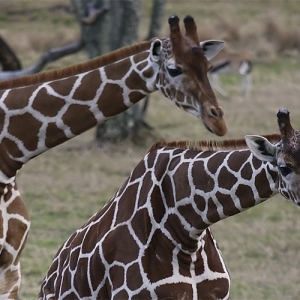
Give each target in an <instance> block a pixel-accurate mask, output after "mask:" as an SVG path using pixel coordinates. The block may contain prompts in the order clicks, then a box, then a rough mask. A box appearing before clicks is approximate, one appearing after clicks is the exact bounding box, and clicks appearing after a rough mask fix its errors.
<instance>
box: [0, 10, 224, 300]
mask: <svg viewBox="0 0 300 300" xmlns="http://www.w3.org/2000/svg"><path fill="white" fill-rule="evenodd" d="M184 24H185V34H184V35H183V34H181V31H180V26H179V18H178V17H177V16H171V17H170V18H169V27H170V37H169V38H164V39H158V38H157V39H154V40H152V41H148V42H142V43H139V44H136V45H132V46H128V47H125V48H122V49H120V50H118V51H114V52H111V53H109V54H107V55H104V56H102V57H99V58H95V59H93V60H91V61H88V62H86V63H81V64H77V65H75V66H72V67H67V68H64V69H61V70H54V71H51V72H47V73H41V74H36V75H32V76H29V77H24V78H17V79H14V80H12V81H6V82H1V83H0V201H1V202H0V253H1V255H0V299H15V298H17V294H18V290H19V288H20V281H21V273H20V263H19V260H20V255H21V252H22V250H23V248H24V245H25V242H26V238H27V235H28V231H29V227H30V218H29V215H28V212H27V209H26V206H25V205H24V203H23V202H22V199H21V197H20V193H19V190H18V188H17V185H16V174H17V172H18V170H19V169H20V168H21V167H22V165H23V164H25V163H27V162H28V161H29V160H30V159H32V158H34V157H35V156H37V155H39V154H41V153H43V152H45V151H47V150H48V149H50V148H52V147H55V146H57V145H59V144H61V143H63V142H65V141H67V140H69V139H71V138H73V137H75V136H76V135H79V134H80V133H82V132H84V131H86V130H87V129H89V128H91V127H93V126H95V125H96V124H97V123H101V122H104V121H105V120H107V119H109V118H111V117H113V116H115V115H117V114H118V113H120V112H122V111H124V110H126V109H127V108H129V107H130V106H131V105H133V104H134V103H136V102H138V101H139V100H141V99H142V98H143V97H145V96H147V95H148V94H150V93H152V92H154V91H156V90H159V91H161V92H162V93H163V95H164V96H166V97H167V98H169V99H170V100H171V101H172V102H173V103H175V104H176V105H177V106H179V107H180V108H181V109H183V110H185V111H187V112H189V113H192V114H194V115H195V116H196V117H198V118H199V119H201V120H202V121H203V123H204V125H205V127H206V128H207V129H208V130H210V131H211V132H213V133H214V134H216V135H220V136H222V135H224V134H225V133H226V130H227V129H226V124H225V121H224V118H223V111H222V109H221V108H220V107H219V105H218V103H217V100H216V98H215V95H214V93H213V91H212V89H211V86H210V84H209V81H208V78H207V70H208V67H209V63H208V59H210V58H212V57H213V56H214V55H215V54H216V53H217V52H218V51H219V50H221V48H222V47H223V45H224V42H222V41H204V42H201V43H200V44H199V40H198V36H197V28H196V24H195V22H194V19H193V18H192V17H191V16H186V17H185V19H184Z"/></svg>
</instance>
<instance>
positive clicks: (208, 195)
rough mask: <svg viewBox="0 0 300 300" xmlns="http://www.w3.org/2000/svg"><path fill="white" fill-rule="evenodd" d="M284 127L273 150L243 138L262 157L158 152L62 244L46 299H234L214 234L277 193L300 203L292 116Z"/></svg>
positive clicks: (282, 117)
mask: <svg viewBox="0 0 300 300" xmlns="http://www.w3.org/2000/svg"><path fill="white" fill-rule="evenodd" d="M278 120H279V124H280V129H281V136H280V135H274V136H269V140H270V141H272V142H276V144H272V143H270V141H268V140H267V139H266V138H263V137H259V136H247V137H246V140H247V143H248V144H249V145H250V148H251V150H252V151H253V152H254V153H255V155H253V154H252V152H251V151H250V150H249V149H248V148H247V146H246V143H245V141H244V140H239V141H225V142H223V143H220V142H219V143H218V142H209V143H207V142H199V143H198V144H194V145H193V144H191V145H189V144H188V143H185V142H181V143H173V144H172V143H167V144H166V143H161V144H157V145H155V146H154V147H153V148H152V149H151V150H150V151H149V152H148V153H147V154H146V156H145V157H144V158H143V159H142V160H141V161H140V163H139V164H138V165H137V166H136V167H135V168H134V170H133V171H132V172H131V174H130V175H129V177H128V179H127V180H126V181H125V183H124V184H123V185H122V187H121V188H120V189H119V191H118V192H117V193H116V195H115V196H114V197H113V198H112V199H111V200H110V201H109V202H108V203H107V204H106V205H105V206H104V207H103V208H102V209H101V210H100V211H98V212H97V213H96V214H95V215H94V216H92V217H91V219H90V220H89V221H88V222H87V223H86V224H84V225H83V226H82V227H81V228H80V229H78V230H77V231H76V232H74V233H73V234H72V235H71V236H70V237H69V238H68V239H67V241H66V242H65V243H64V244H63V245H62V247H61V248H60V249H59V251H58V252H57V254H56V256H55V258H54V260H53V262H52V264H51V266H50V268H49V271H48V273H47V275H46V277H45V279H44V281H43V283H42V287H41V292H40V298H39V299H40V300H41V299H48V300H50V299H194V300H196V299H228V298H229V288H230V279H229V275H228V272H227V270H226V267H225V263H224V261H223V259H222V255H221V252H220V250H219V249H218V247H217V244H216V241H215V240H214V238H213V236H212V233H211V231H210V228H209V226H210V225H211V224H213V223H216V222H218V221H220V220H223V219H225V218H227V217H229V216H233V215H235V214H238V213H240V212H242V211H244V210H246V209H248V208H250V207H253V206H255V205H257V204H259V203H261V202H263V201H265V200H266V199H268V198H270V197H272V196H273V195H275V194H277V193H278V190H279V191H280V192H281V193H282V194H283V195H284V196H287V197H289V198H290V199H291V200H292V201H294V202H295V203H297V204H299V200H300V192H299V184H298V185H293V182H298V183H299V179H300V174H299V169H300V159H299V151H300V144H299V140H298V136H299V134H300V131H293V132H291V130H290V129H288V130H287V132H288V133H285V131H284V129H283V128H287V127H288V126H290V125H289V119H288V114H287V112H286V111H285V110H281V111H280V112H279V114H278ZM287 138H288V139H287ZM280 139H282V141H281V142H279V141H280ZM199 149H201V150H199ZM216 149H219V150H216ZM233 149H235V150H233ZM291 149H293V150H292V151H291ZM256 156H258V157H259V158H257V157H256ZM295 156H296V157H295ZM287 157H288V159H287ZM290 161H293V164H291V163H290ZM285 168H288V170H285ZM283 189H284V190H283ZM288 193H289V194H288Z"/></svg>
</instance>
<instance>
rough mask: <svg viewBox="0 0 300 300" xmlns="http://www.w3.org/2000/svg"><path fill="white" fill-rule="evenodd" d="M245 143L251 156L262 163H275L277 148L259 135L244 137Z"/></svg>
mask: <svg viewBox="0 0 300 300" xmlns="http://www.w3.org/2000/svg"><path fill="white" fill-rule="evenodd" d="M245 141H246V143H247V146H248V147H249V150H250V151H251V152H252V154H253V155H254V156H255V157H256V158H258V159H259V160H262V161H268V162H271V163H274V162H275V161H276V150H277V146H276V145H274V144H272V143H270V142H269V141H268V140H267V139H266V138H264V137H262V136H259V135H246V136H245Z"/></svg>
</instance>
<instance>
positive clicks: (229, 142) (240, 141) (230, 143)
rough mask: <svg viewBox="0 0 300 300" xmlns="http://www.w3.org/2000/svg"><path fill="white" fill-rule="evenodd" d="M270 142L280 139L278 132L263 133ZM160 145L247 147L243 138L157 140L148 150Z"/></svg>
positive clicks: (212, 149) (230, 148)
mask: <svg viewBox="0 0 300 300" xmlns="http://www.w3.org/2000/svg"><path fill="white" fill-rule="evenodd" d="M263 137H265V138H267V139H268V140H269V141H270V142H271V143H278V142H279V141H280V139H281V136H280V134H269V135H263ZM161 147H171V148H180V149H190V150H197V151H208V150H211V151H218V150H239V149H245V148H247V144H246V142H245V139H236V140H223V141H215V140H214V141H172V142H167V141H159V142H157V143H156V144H154V145H152V147H151V148H150V149H149V151H148V152H150V151H151V150H155V149H158V148H161Z"/></svg>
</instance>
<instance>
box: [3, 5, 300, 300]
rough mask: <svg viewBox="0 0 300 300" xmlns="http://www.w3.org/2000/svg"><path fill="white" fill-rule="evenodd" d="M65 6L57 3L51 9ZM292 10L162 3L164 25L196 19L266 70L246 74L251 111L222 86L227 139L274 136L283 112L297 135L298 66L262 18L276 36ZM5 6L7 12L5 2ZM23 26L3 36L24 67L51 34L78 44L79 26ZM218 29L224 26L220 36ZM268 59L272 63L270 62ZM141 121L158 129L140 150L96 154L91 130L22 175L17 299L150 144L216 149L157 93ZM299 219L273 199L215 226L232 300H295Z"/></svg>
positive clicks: (125, 146) (14, 25) (295, 17)
mask: <svg viewBox="0 0 300 300" xmlns="http://www.w3.org/2000/svg"><path fill="white" fill-rule="evenodd" d="M18 1H20V2H19V3H20V5H19V6H18V7H19V8H20V7H22V5H26V3H28V5H29V8H32V7H33V6H34V4H36V3H39V5H40V3H42V2H41V1H40V2H36V1H35V2H32V1H28V0H18ZM18 1H15V2H18ZM11 2H13V1H11ZM11 2H10V3H11ZM66 2H68V1H67V0H64V1H59V0H55V3H66ZM293 2H295V1H276V4H275V2H274V4H273V5H272V11H270V10H268V6H267V2H261V3H260V5H258V2H255V3H253V4H251V2H248V1H240V2H233V1H232V2H231V1H230V2H226V5H224V4H223V3H224V2H223V1H207V2H206V1H197V2H195V1H191V0H189V1H167V14H168V15H169V14H171V13H177V14H178V15H179V16H180V17H181V19H182V18H183V16H184V15H186V14H192V15H193V16H194V17H195V19H196V21H197V24H198V28H199V31H201V32H202V34H201V37H204V36H205V38H220V37H221V36H224V37H225V36H227V37H228V38H230V37H231V40H232V44H231V45H229V46H231V47H232V48H235V47H237V48H238V49H242V48H243V47H244V48H246V49H245V50H251V51H252V53H253V54H254V55H256V54H258V55H259V57H260V58H263V59H264V61H267V62H268V64H260V65H257V66H255V68H254V70H253V86H254V87H253V92H252V97H251V100H250V101H246V100H244V99H243V98H241V97H239V96H238V95H237V93H236V84H237V83H238V80H239V79H237V78H233V79H232V80H229V79H228V80H227V79H225V80H224V85H225V86H224V88H226V90H228V91H229V92H230V93H231V95H232V97H231V99H230V100H224V99H219V101H220V104H221V105H222V107H223V108H224V111H225V116H226V119H227V124H228V127H229V132H228V135H227V136H226V138H227V139H228V138H238V137H243V136H244V135H246V134H267V133H273V132H277V124H276V117H275V115H276V112H277V111H278V109H279V108H280V107H287V108H288V109H289V110H290V111H291V118H292V122H293V125H294V127H295V128H297V129H300V110H299V94H300V87H299V81H300V71H299V70H300V63H299V59H298V58H297V57H296V58H295V57H292V56H289V57H288V58H282V57H281V56H278V55H279V53H278V51H277V48H276V47H275V46H274V45H275V42H274V40H268V39H267V38H266V33H265V25H266V15H267V14H268V13H270V14H271V13H272V14H271V15H273V16H276V20H277V23H278V24H279V25H278V26H279V28H280V30H283V29H284V28H292V27H293V28H294V26H295V24H300V22H299V16H300V14H299V10H300V8H299V6H296V5H293ZM4 3H5V4H6V6H9V5H8V4H7V3H8V1H4ZM52 3H53V0H51V1H46V0H44V1H43V5H46V6H51V5H52ZM143 4H144V10H143V15H142V17H143V26H142V28H141V37H143V36H145V35H146V34H145V33H146V32H147V26H146V25H145V24H147V22H148V21H149V16H148V12H149V9H150V6H149V1H146V2H143ZM1 5H2V6H1ZM3 5H4V4H3V3H2V2H1V3H0V11H1V12H5V11H8V10H10V9H11V6H10V8H9V7H6V8H5V10H4V9H3V10H2V8H3ZM14 9H17V8H16V7H15V8H14ZM68 18H69V17H68ZM20 19H21V20H20V21H19V22H17V20H18V18H16V17H13V20H14V22H11V21H10V19H9V18H8V19H3V17H2V19H0V25H1V26H0V28H1V29H0V34H2V35H3V36H4V37H5V38H6V39H7V40H8V41H9V42H10V43H11V44H12V45H13V47H14V48H15V49H17V52H18V54H19V55H20V57H21V58H22V61H23V62H24V64H27V65H29V64H30V63H31V62H32V61H33V60H34V59H36V58H37V57H39V55H41V51H44V49H45V47H46V46H45V45H46V44H47V41H48V38H47V34H46V33H49V32H50V33H51V34H50V40H52V41H53V40H54V41H53V43H55V40H57V39H56V38H55V34H56V32H58V33H57V36H58V37H59V39H60V42H61V45H63V44H64V43H65V42H68V41H70V40H71V38H72V36H75V37H76V36H78V27H77V24H76V23H73V24H72V23H70V24H68V25H66V24H65V23H59V22H58V23H57V21H55V22H54V21H53V19H52V18H51V15H50V16H49V15H47V16H45V20H46V21H43V22H42V21H41V20H39V21H35V20H31V21H30V22H28V19H27V21H26V18H20ZM1 20H2V21H1ZM21 21H22V22H21ZM297 22H298V23H297ZM222 24H223V25H224V24H227V25H226V28H225V26H224V30H223V31H222V30H221V29H222ZM167 28H168V26H167V22H166V25H165V26H164V30H163V31H164V34H163V35H166V34H167V32H168V29H167ZM269 30H271V29H269ZM273 30H274V29H273ZM34 31H36V32H37V31H38V32H39V35H38V38H35V37H33V32H34ZM245 36H246V37H247V38H246V39H245ZM34 44H35V45H34ZM38 44H40V45H38ZM43 45H44V46H43ZM57 46H59V45H58V44H57ZM271 56H272V57H273V58H272V60H269V58H270V57H271ZM274 57H275V58H276V59H277V60H274ZM84 59H86V58H85V55H84V53H80V54H78V55H76V56H70V57H68V58H65V59H64V60H61V61H59V62H55V63H53V64H51V65H50V66H49V68H53V67H59V66H61V65H65V64H71V63H76V62H78V61H80V60H84ZM270 61H271V62H272V63H270ZM147 121H148V122H149V123H150V124H152V125H154V126H155V128H156V131H155V132H154V133H153V135H155V137H153V136H152V137H149V138H148V139H146V140H145V141H144V142H143V143H141V145H139V146H137V145H134V144H132V143H130V142H129V141H126V142H123V143H120V144H117V145H106V146H104V147H103V148H99V147H98V146H97V144H96V143H95V142H94V129H92V130H90V131H88V132H86V133H85V134H83V135H81V136H79V137H77V138H75V139H73V140H71V141H69V142H67V143H65V144H63V145H61V146H59V147H56V148H55V149H52V150H50V151H48V152H47V153H45V154H43V155H41V156H39V157H36V158H35V159H33V160H32V161H30V162H29V163H28V164H27V165H25V166H24V167H23V169H22V170H21V171H20V173H19V174H18V184H19V188H20V190H21V193H22V196H23V199H24V201H25V203H26V205H27V207H28V209H29V211H30V215H31V217H32V228H31V231H30V234H29V238H28V242H27V245H26V248H25V250H24V253H23V256H22V261H21V263H22V272H23V283H22V290H21V297H22V299H25V300H27V299H35V298H36V295H37V293H38V288H39V285H40V283H41V280H42V279H43V276H44V275H45V273H46V271H47V268H48V266H49V264H50V262H51V260H52V257H53V255H54V254H55V253H56V251H57V249H58V247H59V246H60V245H61V244H62V243H63V241H64V240H65V239H66V238H67V237H68V236H69V235H70V234H71V233H72V232H73V231H74V230H75V229H77V228H78V227H79V226H81V225H82V223H84V222H85V221H86V220H87V219H88V218H89V216H91V215H92V214H93V213H94V212H95V211H97V210H98V209H100V208H101V206H102V205H103V203H105V202H106V201H107V200H108V199H109V198H111V196H113V194H114V193H115V191H116V190H117V189H118V188H119V187H120V186H121V184H122V183H123V181H124V180H125V178H126V176H127V175H128V173H129V172H130V171H131V170H132V169H133V168H134V166H135V165H136V164H137V162H138V161H139V160H140V159H141V158H142V157H143V155H144V153H145V152H146V150H147V149H148V147H149V146H150V145H151V144H152V142H154V141H155V140H156V139H160V138H161V137H163V138H165V139H168V140H179V139H206V140H208V139H220V138H216V137H215V136H213V135H211V134H210V133H208V132H207V131H206V130H205V129H204V127H203V125H202V124H201V123H200V122H197V120H196V119H195V118H194V117H193V116H191V115H188V114H186V113H184V112H182V111H181V110H179V109H178V108H176V107H175V106H173V105H172V104H171V103H170V101H168V100H167V99H164V98H163V97H162V96H161V95H160V94H159V93H155V94H154V95H153V97H152V98H151V104H150V108H149V112H148V115H147ZM299 213H300V210H299V208H297V207H295V206H294V205H291V204H290V203H288V202H287V201H286V200H284V199H283V198H282V197H281V196H277V197H274V198H273V199H271V200H268V201H267V202H265V203H264V204H261V205H259V206H257V207H255V208H252V209H250V210H248V211H247V212H244V213H242V214H240V215H237V216H234V217H232V218H229V219H227V220H223V221H222V222H219V223H218V224H215V225H213V226H212V229H213V232H214V234H215V237H216V239H217V241H218V243H219V246H220V248H221V250H222V252H223V256H224V259H225V261H226V264H227V267H228V269H229V272H230V274H231V279H232V289H231V299H270V300H271V299H272V300H273V299H297V298H298V297H299V293H300V282H299V281H300V279H299V278H300V271H299V267H298V266H299V265H300V256H299V248H300V242H299V241H300V233H299V232H298V230H297V229H298V228H299V227H300V218H299Z"/></svg>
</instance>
